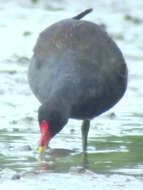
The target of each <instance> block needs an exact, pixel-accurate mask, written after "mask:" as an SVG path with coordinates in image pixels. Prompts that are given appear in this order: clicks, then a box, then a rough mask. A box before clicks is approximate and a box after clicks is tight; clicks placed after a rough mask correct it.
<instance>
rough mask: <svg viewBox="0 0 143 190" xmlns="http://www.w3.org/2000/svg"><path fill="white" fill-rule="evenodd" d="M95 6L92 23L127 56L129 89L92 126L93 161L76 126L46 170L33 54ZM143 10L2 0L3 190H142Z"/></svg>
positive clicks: (50, 154)
mask: <svg viewBox="0 0 143 190" xmlns="http://www.w3.org/2000/svg"><path fill="white" fill-rule="evenodd" d="M89 7H92V8H94V12H93V13H92V14H89V15H88V16H86V18H85V19H87V20H90V21H94V22H96V23H98V24H102V25H103V24H104V26H105V27H106V30H107V31H108V32H109V33H110V35H111V36H112V37H113V38H114V40H115V41H116V42H117V44H118V45H119V47H120V48H121V50H122V52H123V53H124V56H125V58H126V62H127V64H128V68H129V84H128V90H127V92H126V94H125V96H124V98H123V99H122V100H121V101H120V103H118V104H117V105H116V106H115V107H114V108H113V109H111V110H110V111H109V112H106V113H105V114H103V115H102V116H100V117H98V118H96V119H94V120H93V121H92V127H91V129H90V133H89V139H88V140H89V141H88V143H89V145H88V155H87V157H84V156H83V155H82V153H81V135H80V127H79V126H80V125H81V122H80V121H75V120H70V121H69V122H68V124H67V126H66V127H65V128H64V130H63V131H62V132H61V133H60V134H58V135H57V136H56V137H55V138H54V139H53V140H52V141H51V143H50V149H49V150H47V154H46V160H47V162H46V163H43V164H40V163H39V162H38V154H37V147H38V143H39V142H38V140H39V137H40V134H39V126H38V123H37V109H38V106H39V102H38V101H37V100H36V98H35V97H34V95H33V94H32V93H31V91H30V89H29V86H28V83H27V68H28V64H29V59H30V57H31V55H32V49H33V46H34V44H35V42H36V39H37V37H38V35H39V33H40V31H41V30H43V29H44V28H45V27H47V26H48V25H50V24H52V23H54V22H56V21H58V20H61V19H63V18H68V17H71V16H74V15H76V14H77V13H79V12H80V11H81V10H84V9H86V8H89ZM142 9H143V2H142V1H139V2H137V1H136V0H132V1H127V0H124V1H123V0H121V1H118V2H116V3H115V1H114V0H108V1H105V0H101V1H97V2H94V1H91V0H90V1H85V0H83V1H82V3H81V1H80V2H79V3H77V1H74V0H73V1H68V0H62V1H60V3H59V1H57V0H54V1H49V2H47V1H40V3H36V4H32V3H30V1H28V0H27V1H26V0H23V1H22V0H17V1H16V0H13V1H10V0H1V1H0V18H1V19H0V42H1V51H0V107H1V109H0V124H1V127H0V142H1V143H0V149H1V153H0V189H2V188H3V189H5V190H7V189H9V188H13V189H21V190H22V189H25V188H27V187H30V189H31V190H32V189H33V190H43V189H45V187H46V189H47V190H60V189H64V188H65V187H66V188H67V189H68V190H80V189H86V188H87V189H89V190H90V189H91V190H93V189H95V190H96V189H101V190H102V189H104V190H108V189H113V190H116V189H117V190H120V189H129V190H135V189H137V190H140V189H142V185H143V152H142V142H143V125H142V118H143V113H142V107H143V105H142V96H143V88H142V84H143V77H142V75H143V66H142V60H143V54H142V50H143V45H142V43H141V41H143V39H142V38H143V37H142V31H143V25H142V20H143V16H142Z"/></svg>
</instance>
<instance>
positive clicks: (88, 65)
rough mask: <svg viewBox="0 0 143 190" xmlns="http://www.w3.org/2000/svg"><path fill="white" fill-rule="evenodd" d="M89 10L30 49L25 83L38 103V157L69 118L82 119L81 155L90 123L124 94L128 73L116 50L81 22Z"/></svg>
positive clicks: (55, 27) (92, 27)
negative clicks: (28, 85) (32, 52)
mask: <svg viewBox="0 0 143 190" xmlns="http://www.w3.org/2000/svg"><path fill="white" fill-rule="evenodd" d="M91 11H92V9H87V10H85V11H84V12H82V13H80V14H78V15H77V16H75V17H73V18H69V19H65V20H62V21H59V22H57V23H55V24H53V25H51V26H49V27H48V28H46V29H45V30H44V31H43V32H41V34H40V36H39V38H38V40H37V43H36V46H35V48H34V55H33V57H32V60H31V63H30V65H29V72H28V79H29V84H30V87H31V89H32V91H33V93H34V94H35V96H36V97H37V98H38V100H39V101H40V102H41V106H40V107H39V110H38V120H39V125H40V131H41V140H40V146H39V152H40V155H41V154H43V153H44V151H45V148H46V146H47V145H48V143H49V141H50V140H51V139H52V138H53V137H54V136H55V135H56V134H57V133H59V132H60V131H61V130H62V128H63V127H64V126H65V125H66V123H67V121H68V119H69V118H74V119H80V120H83V124H82V139H83V151H84V152H85V151H86V147H87V136H88V130H89V127H90V120H91V119H92V118H94V117H96V116H98V115H100V114H102V113H103V112H105V111H107V110H109V109H110V108H111V107H112V106H114V105H115V104H116V103H117V102H118V101H119V100H120V99H121V97H122V96H123V95H124V92H125V91H126V87H127V78H128V77H127V76H128V72H127V66H126V63H125V60H124V57H123V55H122V53H121V51H120V49H119V48H118V46H117V45H116V43H115V42H114V41H113V40H112V39H111V38H110V37H109V35H108V34H107V33H106V32H105V31H104V30H103V29H102V28H101V27H100V26H99V25H97V24H95V23H93V22H89V21H85V20H80V19H81V18H82V17H84V16H85V15H86V14H88V13H89V12H91Z"/></svg>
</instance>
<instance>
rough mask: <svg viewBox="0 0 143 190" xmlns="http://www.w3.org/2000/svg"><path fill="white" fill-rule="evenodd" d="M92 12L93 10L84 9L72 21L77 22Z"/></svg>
mask: <svg viewBox="0 0 143 190" xmlns="http://www.w3.org/2000/svg"><path fill="white" fill-rule="evenodd" d="M92 11H93V9H86V10H85V11H83V12H81V13H80V14H78V15H76V16H74V17H73V19H76V20H79V19H81V18H83V17H84V16H85V15H87V14H89V13H90V12H92Z"/></svg>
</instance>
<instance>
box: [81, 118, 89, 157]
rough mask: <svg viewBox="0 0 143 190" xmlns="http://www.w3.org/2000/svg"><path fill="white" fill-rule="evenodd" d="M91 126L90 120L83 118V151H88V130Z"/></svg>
mask: <svg viewBox="0 0 143 190" xmlns="http://www.w3.org/2000/svg"><path fill="white" fill-rule="evenodd" d="M89 128H90V120H88V119H85V120H83V123H82V126H81V134H82V151H83V153H85V152H86V151H87V141H88V131H89Z"/></svg>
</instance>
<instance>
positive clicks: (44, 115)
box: [38, 105, 68, 155]
mask: <svg viewBox="0 0 143 190" xmlns="http://www.w3.org/2000/svg"><path fill="white" fill-rule="evenodd" d="M38 120H39V125H40V132H41V139H40V146H39V153H40V155H42V154H43V153H44V152H45V149H46V147H47V146H48V144H49V141H50V140H51V139H52V138H53V137H54V136H55V135H56V134H57V133H58V132H59V131H60V130H61V129H62V128H63V127H64V125H65V124H66V123H67V120H68V118H67V116H65V114H63V112H61V111H59V110H58V109H53V108H51V106H50V107H48V106H47V105H41V106H40V107H39V110H38Z"/></svg>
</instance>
